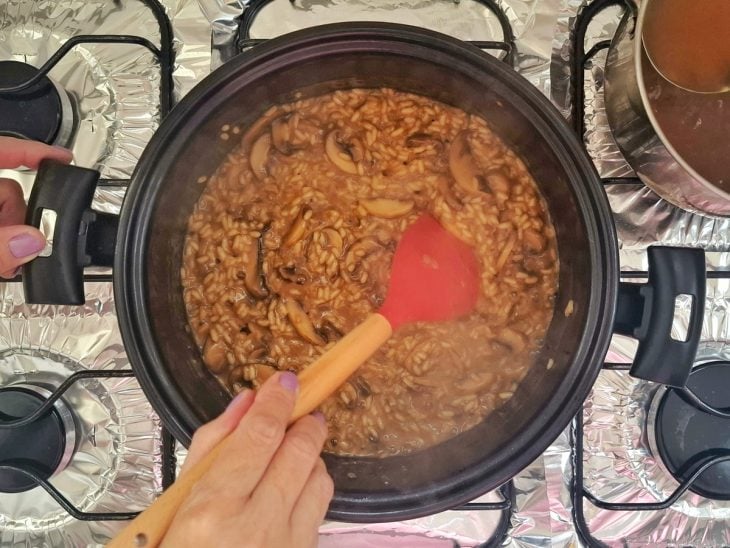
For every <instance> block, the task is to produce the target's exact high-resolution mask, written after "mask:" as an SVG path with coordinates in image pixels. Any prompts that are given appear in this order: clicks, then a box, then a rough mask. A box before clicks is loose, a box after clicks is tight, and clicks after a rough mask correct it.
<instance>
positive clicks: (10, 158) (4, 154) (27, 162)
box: [0, 137, 73, 169]
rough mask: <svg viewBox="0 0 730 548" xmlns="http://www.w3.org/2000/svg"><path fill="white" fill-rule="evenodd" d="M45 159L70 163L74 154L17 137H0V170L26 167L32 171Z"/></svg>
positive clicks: (63, 149)
mask: <svg viewBox="0 0 730 548" xmlns="http://www.w3.org/2000/svg"><path fill="white" fill-rule="evenodd" d="M44 158H49V159H52V160H57V161H59V162H63V163H66V164H67V163H69V162H70V161H71V160H72V159H73V153H72V152H71V151H70V150H67V149H65V148H62V147H54V146H50V145H46V144H44V143H39V142H37V141H28V140H26V139H16V138H15V137H0V168H7V169H14V168H16V167H21V166H25V167H27V168H30V169H37V168H38V164H39V163H40V161H41V160H43V159H44Z"/></svg>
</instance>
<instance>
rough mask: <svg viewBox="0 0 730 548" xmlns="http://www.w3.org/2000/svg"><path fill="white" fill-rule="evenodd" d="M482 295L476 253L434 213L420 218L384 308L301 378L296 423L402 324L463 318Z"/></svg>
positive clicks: (398, 256) (403, 243)
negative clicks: (432, 215)
mask: <svg viewBox="0 0 730 548" xmlns="http://www.w3.org/2000/svg"><path fill="white" fill-rule="evenodd" d="M478 292H479V268H478V264H477V259H476V256H475V255H474V252H473V251H472V249H471V248H470V247H469V246H468V245H467V244H465V243H464V242H462V241H461V240H459V239H458V238H457V237H456V236H454V235H453V234H451V233H449V232H448V231H447V230H446V229H445V228H444V227H442V226H441V225H440V224H439V223H438V221H436V220H435V219H434V218H433V217H431V216H430V215H423V216H421V217H420V218H419V219H418V220H417V221H416V222H415V223H413V224H412V225H411V226H410V227H408V228H407V229H406V231H405V232H404V233H403V237H402V238H401V240H400V242H399V243H398V247H397V248H396V250H395V256H394V257H393V265H392V268H391V274H390V283H389V286H388V293H387V296H386V298H385V302H384V303H383V306H382V307H381V308H380V310H379V311H378V312H374V313H372V314H370V315H369V316H368V317H367V318H365V320H364V321H363V322H362V323H361V324H360V325H358V326H357V327H356V328H355V329H353V330H352V331H350V332H349V333H348V334H347V335H345V336H344V337H343V338H342V339H340V340H339V342H338V343H337V344H336V345H335V346H333V347H332V348H331V349H330V350H328V351H327V352H325V353H324V354H323V355H322V356H320V358H319V359H318V360H317V361H315V362H314V363H312V364H310V365H309V367H307V368H306V369H305V370H304V371H303V372H302V373H300V374H299V385H300V392H299V397H298V398H297V403H296V406H295V408H294V413H293V415H292V421H294V420H296V419H298V418H299V417H301V416H303V415H306V414H307V413H311V412H312V411H313V410H314V409H315V408H316V407H317V406H319V405H320V404H321V403H322V402H323V401H324V400H325V399H326V398H327V397H328V396H329V395H330V394H332V393H333V392H334V391H335V390H337V388H339V387H340V386H341V385H342V384H343V383H344V382H345V381H346V380H347V379H348V377H350V375H352V374H353V373H354V372H355V370H356V369H357V368H358V367H360V365H362V364H363V363H364V362H365V361H366V360H367V359H368V358H369V357H370V356H372V355H373V353H374V352H375V351H376V350H377V349H378V348H379V347H380V345H382V344H383V343H384V342H385V341H386V340H388V338H389V337H390V335H391V334H392V333H393V331H394V330H396V329H398V328H399V327H400V326H401V325H403V324H406V323H411V322H416V321H428V322H437V321H445V320H451V319H455V318H458V317H459V316H463V315H464V314H466V313H468V312H470V311H471V310H472V309H473V308H474V305H475V304H476V300H477V294H478Z"/></svg>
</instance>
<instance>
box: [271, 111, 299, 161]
mask: <svg viewBox="0 0 730 548" xmlns="http://www.w3.org/2000/svg"><path fill="white" fill-rule="evenodd" d="M290 122H291V114H287V115H285V116H281V117H279V118H277V119H276V120H274V121H273V122H271V139H272V141H273V143H274V147H275V148H276V150H278V151H279V152H281V153H282V154H286V155H287V156H288V155H289V154H291V153H292V152H294V147H293V146H292V142H291V139H292V129H291V123H290Z"/></svg>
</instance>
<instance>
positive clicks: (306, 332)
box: [284, 299, 325, 346]
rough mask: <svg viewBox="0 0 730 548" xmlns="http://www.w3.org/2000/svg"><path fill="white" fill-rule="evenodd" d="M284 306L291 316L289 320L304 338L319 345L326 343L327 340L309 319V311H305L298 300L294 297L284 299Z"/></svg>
mask: <svg viewBox="0 0 730 548" xmlns="http://www.w3.org/2000/svg"><path fill="white" fill-rule="evenodd" d="M284 306H285V307H286V314H287V316H288V317H289V321H291V323H292V325H293V326H294V329H296V330H297V333H299V335H301V336H302V338H303V339H305V340H306V341H309V342H310V343H312V344H316V345H319V346H324V345H325V341H324V340H323V339H322V337H320V336H319V335H318V334H317V331H316V330H315V329H314V325H313V324H312V320H310V319H309V316H307V313H306V312H304V309H303V308H302V306H301V305H300V304H299V303H298V302H297V301H295V300H294V299H286V300H285V301H284Z"/></svg>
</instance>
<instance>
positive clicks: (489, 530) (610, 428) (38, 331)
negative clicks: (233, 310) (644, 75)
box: [0, 0, 730, 548]
mask: <svg viewBox="0 0 730 548" xmlns="http://www.w3.org/2000/svg"><path fill="white" fill-rule="evenodd" d="M147 4H156V2H143V1H141V0H123V1H115V2H109V1H107V0H92V1H90V2H85V3H77V2H70V1H66V0H58V1H51V2H44V3H36V2H27V1H25V0H10V1H8V2H4V3H2V4H1V5H0V86H3V85H6V84H5V83H3V78H2V72H1V71H2V68H1V67H2V66H3V65H2V63H3V62H7V61H11V60H12V61H16V62H19V63H20V62H22V63H26V64H28V65H32V66H34V67H41V66H42V65H43V64H44V63H45V62H47V61H48V60H49V59H51V58H52V57H53V55H54V52H56V51H58V49H59V48H61V47H63V44H67V43H68V41H69V39H71V38H73V37H79V36H82V37H83V36H84V35H91V34H97V35H98V34H110V35H128V34H130V33H131V34H133V35H136V36H141V37H143V38H145V39H147V40H149V41H150V43H151V44H152V45H153V46H154V47H156V48H159V49H164V48H162V43H163V42H164V39H165V30H164V24H163V25H161V23H160V21H164V17H163V18H162V19H161V18H160V13H161V11H158V12H156V11H155V10H153V9H150V8H149V7H148V6H147ZM588 4H589V5H588V7H585V6H583V2H582V1H580V0H495V1H494V2H492V1H488V0H485V1H479V0H462V1H461V2H450V1H448V0H395V1H389V2H375V1H370V0H349V1H348V0H296V1H294V2H289V1H286V0H274V1H271V2H270V1H266V0H264V1H258V0H254V1H252V2H250V3H249V2H245V1H242V0H230V1H229V2H220V1H218V0H199V1H197V2H196V1H195V0H179V1H174V0H166V1H165V2H163V3H162V5H163V6H164V15H165V16H166V18H167V19H168V20H169V23H170V29H171V31H172V34H171V36H170V38H171V40H172V45H173V46H174V49H175V53H176V57H175V63H174V65H171V66H169V67H168V68H169V80H170V83H171V86H170V89H167V90H166V89H165V84H164V82H166V81H167V76H166V72H165V66H164V62H163V61H164V59H162V58H161V57H160V56H159V55H157V54H156V53H155V51H154V49H152V50H151V49H150V48H147V47H145V46H144V45H140V44H134V43H123V44H111V43H95V42H93V41H90V42H82V43H79V44H77V45H75V46H74V47H73V48H70V49H69V51H68V53H67V54H66V55H64V56H63V57H61V58H60V60H58V62H57V64H56V65H55V66H54V67H53V68H52V69H51V70H50V72H49V73H48V76H49V77H50V79H51V82H52V83H55V84H58V85H59V86H61V88H62V90H66V92H68V95H69V96H70V97H71V100H70V104H71V108H72V111H73V116H74V121H73V124H72V125H73V128H74V129H73V139H72V141H71V142H72V148H73V150H74V153H75V158H76V163H77V165H80V166H83V167H90V168H95V169H99V170H100V171H101V173H102V178H103V179H104V180H103V181H102V184H101V185H100V187H99V188H98V189H97V192H96V195H95V203H94V208H95V209H99V210H101V211H106V212H112V213H115V212H118V211H119V208H120V206H121V202H122V199H123V196H124V192H125V189H126V184H127V183H128V178H129V177H130V175H131V173H132V171H133V169H134V166H135V164H136V161H137V159H138V158H139V155H140V153H141V151H142V150H143V149H144V147H145V145H146V143H147V141H148V140H149V138H150V136H151V135H152V134H153V132H154V130H155V128H156V127H157V126H158V125H159V122H160V120H161V118H162V117H163V116H164V114H165V113H166V111H167V108H168V107H169V106H170V105H169V104H167V103H168V102H169V103H174V102H175V101H177V100H179V99H180V98H181V97H182V96H184V95H185V93H187V92H188V91H189V90H190V89H191V88H192V87H193V86H194V84H195V83H196V82H198V81H199V80H200V79H202V78H203V77H204V76H205V75H206V74H208V72H209V71H210V70H211V69H213V68H216V67H217V66H220V64H222V63H224V62H225V60H227V59H229V58H230V57H231V56H232V55H234V54H236V53H237V52H238V51H239V50H240V49H245V48H247V47H250V46H251V45H253V44H256V43H258V42H259V41H261V40H265V39H267V38H271V37H273V36H276V35H279V34H283V33H285V32H289V31H292V30H296V29H298V28H302V27H306V26H312V25H314V24H321V23H327V22H334V21H344V20H379V21H392V22H399V23H406V24H413V25H420V26H425V27H429V28H433V29H436V30H440V31H442V32H447V33H450V34H452V35H454V36H456V37H458V38H462V39H465V40H470V41H488V40H502V34H501V33H502V30H501V29H502V26H501V23H502V22H504V21H507V23H508V24H509V26H510V28H511V32H513V33H514V38H515V45H516V52H517V54H516V56H515V59H514V64H515V67H516V69H517V70H518V71H519V72H520V73H521V74H522V75H524V76H525V77H526V78H528V79H529V80H530V81H531V82H532V83H533V84H534V85H535V86H536V87H538V88H539V89H540V90H541V91H542V92H543V93H545V94H546V95H547V96H548V97H550V98H551V99H552V101H553V102H554V103H555V104H556V106H557V107H558V108H559V109H561V111H562V112H563V113H564V114H565V115H566V117H569V116H570V115H571V112H573V111H574V108H573V105H574V103H575V97H576V94H575V90H574V89H573V88H572V87H571V81H572V80H571V74H573V71H572V68H571V67H572V62H571V61H572V59H573V52H574V49H575V48H574V46H575V40H574V38H575V34H576V31H575V29H576V28H582V27H581V25H585V29H584V30H585V35H586V44H585V47H584V52H587V54H586V59H585V65H584V67H585V70H584V71H582V77H583V79H584V83H583V85H581V86H580V88H581V90H582V92H583V95H584V101H583V105H584V112H585V117H584V131H583V136H584V140H585V142H586V147H587V150H588V152H589V154H590V155H591V157H592V158H593V160H594V162H595V164H596V167H597V169H598V172H599V174H600V175H601V176H602V177H603V178H604V180H605V189H606V192H607V194H608V197H609V200H610V203H611V207H612V209H613V212H614V218H615V222H616V227H617V230H618V235H619V239H620V259H621V266H622V271H623V272H624V276H623V278H624V279H625V280H636V281H642V280H643V279H644V278H645V277H646V269H647V259H646V248H647V247H648V246H649V245H654V244H664V245H679V246H693V247H702V248H704V249H705V250H706V253H707V267H708V271H709V272H710V274H709V277H708V280H707V302H706V309H705V322H704V326H703V335H702V338H703V342H702V344H701V347H700V351H699V353H698V361H697V364H698V370H697V374H699V375H702V373H701V372H700V369H699V368H701V367H703V365H702V364H708V363H711V362H720V361H728V360H730V343H729V342H728V341H730V313H729V310H730V221H728V220H717V219H711V218H708V217H703V216H699V215H694V214H690V213H686V212H684V211H681V210H679V209H677V208H675V207H673V206H671V205H669V204H668V203H666V202H664V201H662V200H661V199H659V198H658V197H657V196H656V195H655V194H654V193H653V192H651V191H650V190H648V189H647V188H646V187H644V186H643V185H642V184H641V183H640V182H638V181H637V180H636V179H635V178H633V175H634V174H633V172H632V171H631V169H630V167H629V166H628V164H627V163H626V161H625V160H624V159H623V157H622V156H621V154H620V152H619V151H618V149H617V147H616V145H615V143H614V142H613V139H612V137H611V133H610V129H609V127H608V124H607V120H606V115H605V109H604V104H603V78H604V65H605V58H606V46H607V43H606V42H605V41H606V40H610V38H611V36H612V35H613V32H614V31H615V29H616V27H617V25H618V22H619V19H620V17H621V15H622V13H623V11H624V4H623V2H622V1H621V0H593V1H592V2H589V3H588ZM492 8H496V9H497V10H501V12H500V13H501V14H502V20H500V18H499V17H497V16H495V15H494V12H493V11H492ZM599 8H600V9H599ZM594 11H595V12H596V13H595V15H594V13H593V12H594ZM242 13H243V23H244V28H245V29H248V34H247V35H246V33H244V34H243V35H242V36H240V37H239V36H238V35H237V32H236V31H237V17H239V16H240V15H241V14H242ZM601 44H603V45H601ZM594 46H595V47H594ZM491 53H493V54H495V55H503V53H500V52H499V51H492V52H491ZM163 57H164V56H163ZM161 59H162V61H161ZM573 75H574V74H573ZM11 83H12V82H11ZM48 85H49V84H46V88H45V89H46V91H48V90H49V89H50V88H48V87H47V86H48ZM53 89H54V90H55V89H56V88H55V87H54V88H53ZM50 93H51V95H53V91H50ZM56 93H58V92H57V91H56ZM2 112H3V111H2V103H0V114H2ZM571 122H572V123H575V118H573V120H572V121H571ZM38 131H41V133H42V135H41V137H47V138H48V139H53V138H54V137H51V136H50V133H52V132H53V131H52V129H51V130H48V129H46V128H39V129H38ZM57 131H59V130H57ZM39 135H40V134H39ZM3 176H9V177H12V178H15V179H16V180H19V181H20V182H21V184H22V186H23V188H24V191H25V192H26V194H27V193H28V192H29V191H30V188H31V187H32V182H33V174H32V173H28V172H9V171H7V170H6V171H2V170H0V177H3ZM109 274H110V273H109V271H108V270H103V269H94V270H90V271H89V272H88V283H87V284H86V291H87V298H88V301H87V303H86V305H85V306H83V307H53V306H40V305H28V304H25V302H24V300H23V293H22V288H21V285H20V284H19V283H18V280H15V281H12V282H8V283H4V284H1V285H0V307H1V309H0V390H2V389H3V388H4V387H7V386H8V385H10V384H15V383H24V384H29V385H35V386H37V385H39V384H40V385H43V386H47V385H50V386H51V387H53V386H58V385H59V384H60V383H61V382H63V379H67V378H69V377H70V376H71V375H73V374H74V373H78V372H92V374H97V373H98V374H105V373H109V372H112V373H111V374H113V375H118V376H110V377H103V376H102V377H98V378H97V377H94V378H88V379H78V380H77V381H75V382H73V383H72V384H71V385H70V386H69V388H68V389H67V391H66V392H64V394H63V396H62V399H63V402H64V404H65V405H67V406H68V407H70V408H73V409H75V410H76V414H77V417H78V418H77V419H76V421H75V423H74V428H73V430H74V431H75V439H74V441H73V442H72V443H73V445H74V447H75V448H76V452H75V453H74V456H73V458H71V459H70V461H69V462H68V463H66V464H65V465H62V466H61V465H60V464H61V463H60V461H59V463H56V464H55V465H53V466H54V467H55V468H58V471H57V472H56V473H55V475H53V476H51V478H50V480H49V482H50V483H51V484H52V485H54V486H55V487H57V488H58V490H59V491H61V492H62V493H63V494H64V496H65V497H66V499H67V502H69V503H70V504H71V507H70V508H64V507H63V504H61V503H59V501H57V500H54V498H52V497H51V496H50V495H49V494H48V493H46V492H44V490H43V487H35V488H33V489H31V490H27V491H23V492H20V493H0V546H6V545H32V546H87V545H95V544H97V543H103V542H105V541H106V540H108V539H109V538H110V537H111V536H113V534H114V533H115V532H116V531H118V530H119V529H121V528H122V527H123V526H124V524H125V521H124V519H121V518H125V517H129V515H128V514H129V513H130V512H135V511H139V510H141V509H143V508H145V507H146V506H147V505H148V504H149V503H150V502H151V501H152V500H154V497H155V496H156V495H157V494H159V492H160V491H161V490H162V488H163V486H164V485H166V484H167V483H168V482H169V481H171V480H172V476H173V475H174V472H175V468H174V466H173V465H172V462H173V461H172V458H171V457H172V456H173V453H172V447H171V444H170V441H169V439H167V438H166V434H164V432H163V431H162V430H161V427H160V423H159V419H158V418H157V417H156V416H155V414H154V412H153V411H152V409H151V407H150V405H149V403H148V402H147V401H146V399H145V398H144V395H143V393H142V391H141V389H140V388H139V385H138V384H137V382H136V380H135V379H134V378H132V377H129V376H127V375H128V370H129V363H128V360H127V358H126V355H125V353H124V348H123V345H122V342H121V337H120V335H119V332H118V326H117V322H116V317H115V315H114V303H113V297H112V290H111V281H110V275H109ZM690 307H691V303H690V302H687V301H686V300H685V301H682V300H680V301H679V302H678V303H677V307H676V321H675V325H674V326H673V330H675V331H676V332H677V333H679V332H681V331H682V330H683V329H686V326H687V323H688V322H689V310H690ZM635 351H636V345H635V342H634V341H633V340H631V339H628V338H625V337H619V336H616V337H614V340H613V343H612V345H611V349H610V351H609V355H608V356H607V358H606V361H607V362H608V363H609V364H611V365H610V366H609V367H608V368H607V369H606V370H605V371H603V372H602V373H601V375H600V377H599V379H598V381H597V383H596V385H595V386H594V389H593V392H592V394H591V395H590V397H589V398H588V400H587V401H586V403H585V405H584V410H583V412H582V413H581V414H579V416H578V417H577V418H576V421H575V423H574V424H573V425H572V426H571V427H570V428H569V429H567V430H566V431H565V432H564V433H563V434H561V436H559V438H558V439H557V440H556V441H555V442H554V443H553V445H551V447H550V448H549V449H548V450H547V451H546V452H545V453H544V454H543V456H542V457H541V458H540V459H538V460H537V461H535V462H534V463H532V464H531V465H530V466H529V467H528V468H526V469H525V470H524V471H523V472H522V473H520V474H519V475H518V476H517V477H515V478H514V480H513V482H510V483H509V484H507V485H506V486H505V487H504V488H503V489H500V490H498V491H496V492H493V493H488V494H486V495H484V496H483V497H480V499H478V500H477V501H474V504H472V505H470V506H468V507H465V508H461V509H455V510H452V511H448V512H443V513H441V514H437V515H434V516H429V517H427V518H421V519H417V520H410V521H408V522H399V523H386V524H370V525H363V524H348V523H340V522H328V523H325V524H324V525H323V526H322V528H321V535H320V546H323V547H335V546H337V547H340V546H344V547H348V548H349V547H353V548H360V547H363V548H365V547H370V546H387V547H390V546H394V547H396V546H400V547H412V546H419V547H420V546H424V547H429V546H434V547H438V546H444V547H446V546H449V547H451V546H464V547H467V546H469V547H471V546H497V545H499V546H514V547H517V546H521V547H525V546H552V547H557V546H566V547H567V546H604V545H608V546H637V547H638V546H646V545H658V546H664V545H683V546H696V547H700V546H703V547H704V546H718V547H719V546H724V545H728V544H730V502H728V501H723V500H716V499H714V498H710V499H708V498H705V497H703V496H701V494H698V492H699V493H701V492H702V491H701V490H702V489H703V485H704V488H705V494H707V492H706V491H707V488H708V487H709V488H713V487H715V486H716V485H715V484H716V483H717V482H716V481H713V478H712V477H711V474H712V473H713V472H712V471H710V472H709V474H708V475H706V476H705V477H704V481H703V482H700V483H698V484H697V486H696V487H695V489H694V490H693V489H688V490H687V491H686V492H684V493H683V494H681V495H680V496H679V497H677V499H676V500H675V501H671V502H670V504H667V505H666V506H668V508H667V509H657V508H656V507H658V506H663V504H662V502H663V501H665V500H666V499H668V498H669V497H671V496H672V494H673V492H674V491H675V490H676V489H677V487H678V486H679V485H680V482H678V481H677V480H675V479H674V478H673V477H672V475H671V473H670V472H669V471H668V469H667V465H666V464H665V463H664V461H663V460H662V457H661V453H662V450H661V449H658V448H657V447H656V439H650V438H652V437H655V436H652V435H649V433H650V432H653V431H654V427H655V425H657V424H658V426H657V428H658V429H659V430H657V431H666V430H670V431H671V430H672V429H674V430H676V429H677V428H678V426H677V423H676V421H677V420H678V419H677V417H676V416H675V417H674V421H675V422H674V423H665V422H664V421H665V420H666V418H661V419H659V420H657V416H658V415H657V408H658V407H659V405H660V403H657V402H662V401H665V400H667V401H669V400H670V398H671V399H672V400H677V399H679V400H680V401H679V402H675V403H676V404H677V405H681V402H682V401H683V400H681V398H679V396H677V395H676V394H669V393H666V391H665V389H663V388H659V387H657V386H656V385H652V384H651V383H647V382H643V381H639V380H636V379H633V378H632V377H630V376H629V375H628V372H627V371H626V370H625V369H626V368H627V366H626V365H622V364H630V362H631V360H632V357H633V355H634V353H635ZM704 367H706V365H705V366H704ZM723 374H724V373H723ZM717 398H718V399H717V400H711V401H710V403H712V404H714V405H717V406H725V407H727V406H728V404H729V403H730V402H728V400H727V398H726V397H725V398H724V399H723V398H722V396H721V395H718V396H717ZM672 405H674V404H672ZM3 409H4V408H3V407H2V400H0V411H1V412H3V413H4V414H6V413H5V411H3ZM668 415H670V414H667V416H668ZM669 418H670V419H671V418H672V417H669ZM680 418H681V417H680ZM4 420H5V419H4ZM727 420H728V419H723V418H721V417H713V421H716V422H712V425H713V427H716V428H720V427H721V426H722V424H727V423H726V422H725V423H723V422H722V421H727ZM729 432H730V430H729ZM1 436H2V433H1V432H0V440H2V439H4V438H2V437H1ZM660 437H661V435H660ZM174 456H176V457H177V470H179V465H180V463H181V462H182V461H183V459H184V457H185V450H184V448H182V447H181V446H176V447H175V449H174ZM718 466H719V465H718ZM722 466H725V468H721V469H719V470H720V471H721V472H723V473H724V472H726V471H727V468H726V466H727V463H725V464H724V465H722ZM3 473H4V472H3V469H2V467H0V483H1V482H2V477H3ZM718 473H720V472H718ZM679 475H680V476H681V474H679ZM723 477H724V476H723ZM17 479H18V478H16V480H17ZM20 479H22V481H28V478H27V477H25V476H24V477H23V478H20ZM723 492H724V491H723ZM605 502H608V505H607V504H605ZM613 503H620V504H624V505H625V506H627V507H630V506H631V505H632V504H637V505H638V504H649V505H652V506H651V507H646V508H639V507H637V508H633V509H631V510H626V509H616V508H613V507H611V504H613ZM69 509H70V510H71V514H70V513H69V511H68V510H69ZM74 512H86V513H91V517H93V514H101V513H104V514H105V515H103V516H97V517H103V518H104V519H103V520H97V519H91V520H89V521H86V520H79V519H76V517H74V516H73V515H72V514H73V513H74ZM112 514H114V515H115V516H116V518H115V519H119V521H110V520H109V519H108V518H109V517H110V515H112ZM77 517H84V518H88V517H89V516H88V515H79V514H77Z"/></svg>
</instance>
